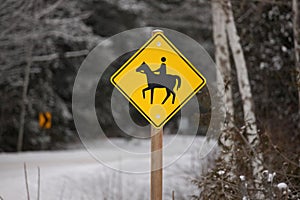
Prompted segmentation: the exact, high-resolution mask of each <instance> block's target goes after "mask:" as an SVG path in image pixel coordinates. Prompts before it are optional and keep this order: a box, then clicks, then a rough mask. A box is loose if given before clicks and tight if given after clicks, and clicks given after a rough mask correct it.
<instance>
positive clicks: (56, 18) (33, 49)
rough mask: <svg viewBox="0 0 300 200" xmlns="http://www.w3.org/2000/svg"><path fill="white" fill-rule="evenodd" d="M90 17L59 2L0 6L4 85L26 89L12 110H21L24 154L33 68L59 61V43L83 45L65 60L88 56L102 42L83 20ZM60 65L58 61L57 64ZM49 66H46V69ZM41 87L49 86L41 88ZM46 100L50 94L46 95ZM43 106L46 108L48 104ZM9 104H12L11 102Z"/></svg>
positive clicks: (23, 0) (12, 0)
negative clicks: (41, 62)
mask: <svg viewBox="0 0 300 200" xmlns="http://www.w3.org/2000/svg"><path fill="white" fill-rule="evenodd" d="M87 16H88V13H83V12H82V11H80V10H79V9H78V5H77V4H76V2H75V1H67V2H66V1H63V0H57V1H54V2H49V1H41V0H6V1H4V2H3V4H1V5H0V19H1V23H0V29H1V30H2V32H1V33H0V46H1V48H0V53H1V54H0V57H1V59H0V84H1V85H4V86H5V87H11V88H14V89H15V90H18V88H22V92H21V94H22V95H17V96H20V98H21V100H20V101H18V102H17V103H15V102H9V103H10V104H11V109H13V107H18V106H20V111H18V115H19V119H18V120H13V121H17V123H18V139H17V142H16V143H17V145H16V146H17V150H18V151H21V150H22V144H23V135H24V132H25V130H24V129H25V128H24V125H25V124H26V123H25V121H26V120H25V117H26V111H27V108H29V107H31V106H29V105H30V104H32V102H31V101H30V98H29V97H28V95H27V93H28V90H29V89H30V88H29V85H30V74H31V66H32V65H35V68H37V66H38V64H36V62H38V61H43V62H45V61H49V62H50V61H51V62H54V61H55V60H58V59H59V56H58V52H57V49H56V44H55V42H56V41H58V40H60V41H63V42H66V43H67V42H68V43H69V44H76V43H78V44H79V43H80V44H81V46H82V47H83V48H84V49H83V50H80V51H75V52H67V53H65V55H64V56H65V57H77V56H82V54H84V55H86V54H87V52H88V49H87V48H92V47H93V46H95V45H96V44H97V43H98V41H100V38H99V37H97V36H95V35H94V34H93V33H92V30H91V28H89V27H87V26H86V25H85V24H84V23H83V22H82V20H83V19H84V18H86V17H87ZM56 62H57V61H56ZM47 66H49V65H46V66H45V63H43V67H47ZM40 87H41V88H42V87H44V89H47V88H46V87H48V86H47V85H46V84H45V86H42V85H40ZM45 95H47V97H46V99H49V98H50V94H49V93H47V92H45ZM40 101H41V105H43V106H47V105H45V104H46V103H45V101H44V102H43V100H40ZM7 103H8V102H7Z"/></svg>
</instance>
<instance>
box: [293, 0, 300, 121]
mask: <svg viewBox="0 0 300 200" xmlns="http://www.w3.org/2000/svg"><path fill="white" fill-rule="evenodd" d="M299 23H300V21H299V5H298V0H293V32H294V49H295V50H294V51H295V67H296V86H297V88H298V100H299V104H298V114H299V116H300V46H299V37H300V35H299Z"/></svg>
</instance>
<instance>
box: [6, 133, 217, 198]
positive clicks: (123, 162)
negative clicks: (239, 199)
mask: <svg viewBox="0 0 300 200" xmlns="http://www.w3.org/2000/svg"><path fill="white" fill-rule="evenodd" d="M177 137H179V140H176V142H175V143H170V146H169V147H168V148H169V150H168V151H167V153H165V154H164V162H170V161H173V160H176V162H174V163H173V164H172V165H170V166H168V167H166V168H164V188H163V191H164V199H170V195H171V194H172V191H173V190H174V191H175V196H176V197H177V198H176V199H189V195H192V194H194V193H195V192H196V193H197V190H195V189H196V188H195V187H194V186H193V185H192V184H191V183H190V180H191V178H195V177H196V176H199V175H200V174H201V170H203V167H204V168H205V167H206V166H207V160H211V157H210V156H206V157H205V158H204V159H199V158H198V156H199V150H200V147H201V145H202V143H203V141H204V139H203V137H196V140H195V141H194V143H193V145H192V146H191V148H189V150H188V151H187V152H185V153H184V154H183V156H181V157H180V155H181V154H182V152H183V151H184V149H185V148H186V147H187V145H188V144H189V143H190V141H191V140H193V138H192V137H191V136H177ZM172 139H173V137H172V136H164V144H168V143H169V141H171V140H172ZM113 142H114V143H115V144H118V145H119V146H123V147H125V146H126V149H130V150H134V151H137V152H144V151H147V150H148V149H149V148H150V145H149V143H150V141H149V140H129V141H127V140H124V139H113ZM108 146H109V145H105V144H103V143H101V145H99V149H98V151H101V153H102V154H103V155H106V158H105V160H106V164H107V165H109V166H113V167H114V166H115V167H116V168H119V169H131V170H132V169H133V170H134V169H135V168H136V169H137V171H139V170H140V169H141V168H147V167H148V166H149V165H150V159H139V160H137V159H133V158H129V157H122V156H120V155H119V154H118V152H117V150H115V149H110V148H108ZM208 146H209V147H208ZM208 146H206V147H205V148H203V149H204V150H206V151H207V150H209V149H210V148H211V146H212V144H209V145H208ZM200 153H201V152H200ZM202 154H203V152H202ZM116 155H117V156H116ZM179 157H180V158H179ZM177 158H179V159H177ZM24 163H26V165H27V169H28V170H27V171H28V180H29V189H30V196H31V199H36V196H37V177H38V176H37V174H38V173H37V167H38V166H39V167H40V169H41V184H40V186H41V192H40V193H41V198H40V199H41V200H56V199H57V200H72V199H74V200H77V199H78V200H81V199H82V200H85V199H86V200H93V199H109V200H110V199H112V200H114V199H118V200H119V199H132V200H135V199H137V200H142V199H149V184H150V183H149V180H150V179H149V177H150V176H149V173H141V174H133V173H124V172H120V171H117V170H114V169H111V168H109V167H107V166H104V165H103V164H101V163H100V162H98V161H96V160H95V159H93V157H92V156H91V155H90V154H89V153H88V152H87V151H86V150H85V149H72V150H67V151H51V152H27V153H19V154H17V153H8V154H0V196H1V197H2V199H4V200H23V199H24V200H25V199H26V189H25V188H26V187H25V178H24V170H23V164H24ZM0 199H1V198H0Z"/></svg>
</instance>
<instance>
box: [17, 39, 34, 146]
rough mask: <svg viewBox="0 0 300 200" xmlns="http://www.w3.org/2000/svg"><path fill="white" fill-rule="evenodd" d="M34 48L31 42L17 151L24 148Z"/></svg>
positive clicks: (25, 75) (25, 73)
mask: <svg viewBox="0 0 300 200" xmlns="http://www.w3.org/2000/svg"><path fill="white" fill-rule="evenodd" d="M32 48H33V47H32V44H29V48H28V55H27V64H26V66H25V72H24V83H23V92H22V102H21V113H20V126H19V134H18V143H17V151H22V148H23V136H24V124H25V115H26V106H27V101H28V99H27V91H28V85H29V78H30V69H31V65H32Z"/></svg>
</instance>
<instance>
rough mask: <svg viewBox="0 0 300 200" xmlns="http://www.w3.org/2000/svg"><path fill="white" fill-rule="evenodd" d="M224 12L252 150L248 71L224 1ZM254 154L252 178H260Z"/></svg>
mask: <svg viewBox="0 0 300 200" xmlns="http://www.w3.org/2000/svg"><path fill="white" fill-rule="evenodd" d="M224 3H225V4H224V6H223V8H224V12H225V14H226V30H227V34H228V39H229V44H230V48H231V51H232V55H233V59H234V63H235V66H236V71H237V79H238V85H239V91H240V93H241V98H242V102H243V111H244V121H245V124H246V132H247V140H248V142H249V145H250V146H251V148H252V150H254V151H255V147H257V146H258V144H259V137H258V132H257V125H256V117H255V113H254V104H253V99H252V93H251V86H250V83H249V77H248V71H247V67H246V61H245V57H244V53H243V49H242V46H241V44H240V37H239V36H238V33H237V29H236V26H235V22H234V17H233V12H232V6H231V2H230V0H224ZM254 153H255V157H254V158H253V159H252V160H251V163H252V167H253V176H254V177H255V176H256V177H258V178H260V177H261V176H260V173H259V172H260V171H261V170H262V159H263V156H262V154H261V153H256V152H254Z"/></svg>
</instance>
